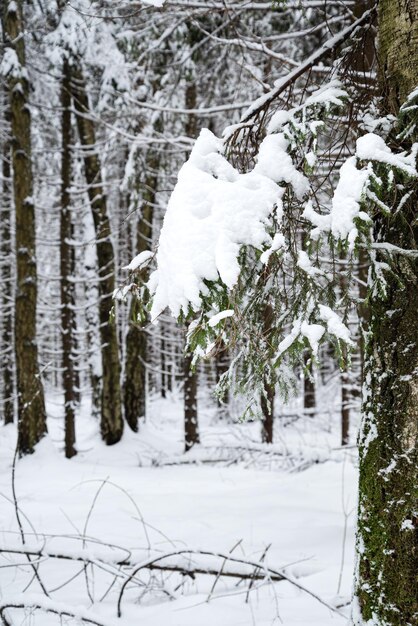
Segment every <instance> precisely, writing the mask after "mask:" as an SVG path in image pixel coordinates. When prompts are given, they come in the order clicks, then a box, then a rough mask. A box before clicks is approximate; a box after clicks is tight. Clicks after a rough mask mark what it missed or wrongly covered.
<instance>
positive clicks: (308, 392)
mask: <svg viewBox="0 0 418 626" xmlns="http://www.w3.org/2000/svg"><path fill="white" fill-rule="evenodd" d="M303 361H304V366H305V370H304V372H303V408H304V409H305V412H306V414H307V415H309V416H310V417H313V416H314V415H315V408H316V396H315V382H314V380H313V378H312V364H311V361H310V356H309V353H308V352H305V354H304V355H303Z"/></svg>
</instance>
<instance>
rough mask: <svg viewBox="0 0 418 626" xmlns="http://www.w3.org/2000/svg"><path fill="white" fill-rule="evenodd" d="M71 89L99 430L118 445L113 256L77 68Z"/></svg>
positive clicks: (97, 160)
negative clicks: (98, 364)
mask: <svg viewBox="0 0 418 626" xmlns="http://www.w3.org/2000/svg"><path fill="white" fill-rule="evenodd" d="M71 90H72V96H73V100H74V108H75V110H76V120H77V128H78V133H79V136H80V141H81V144H82V146H83V160H84V170H85V176H86V181H87V185H88V196H89V200H90V205H91V209H92V213H93V221H94V226H95V230H96V237H97V242H96V247H97V259H98V265H99V297H100V300H99V318H100V339H101V356H102V381H101V383H102V390H101V415H100V428H101V434H102V438H103V440H104V441H105V442H106V443H107V444H108V445H111V444H114V443H117V442H118V441H119V440H120V439H121V437H122V433H123V418H122V402H121V388H120V360H119V347H118V339H117V330H116V325H115V324H114V323H112V322H111V316H112V308H113V302H112V295H113V292H114V290H115V256H114V250H113V243H112V237H111V230H110V222H109V217H108V214H107V206H106V195H105V192H104V189H103V182H102V174H101V163H100V158H99V155H98V153H97V146H96V130H95V126H94V122H93V121H92V119H91V117H90V115H91V111H90V104H89V99H88V95H87V91H86V85H85V82H84V77H83V73H82V70H81V68H80V66H73V67H72V80H71Z"/></svg>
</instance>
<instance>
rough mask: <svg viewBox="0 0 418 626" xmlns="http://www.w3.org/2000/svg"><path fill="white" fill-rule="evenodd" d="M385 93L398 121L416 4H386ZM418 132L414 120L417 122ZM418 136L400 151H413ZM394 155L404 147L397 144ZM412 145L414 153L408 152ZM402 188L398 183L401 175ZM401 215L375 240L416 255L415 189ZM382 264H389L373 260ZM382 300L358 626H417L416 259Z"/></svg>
mask: <svg viewBox="0 0 418 626" xmlns="http://www.w3.org/2000/svg"><path fill="white" fill-rule="evenodd" d="M379 66H380V85H381V91H382V94H383V99H382V100H383V105H384V111H383V112H385V113H388V112H389V113H392V114H394V115H397V114H398V112H399V107H400V105H401V104H402V103H403V102H405V99H406V98H407V96H408V94H409V93H410V92H411V91H412V90H414V89H415V88H416V87H417V85H418V0H409V1H404V0H381V1H380V5H379ZM412 115H414V116H415V122H418V116H417V113H416V110H415V111H413V112H412ZM417 139H418V137H417V131H416V129H415V136H414V137H411V136H410V137H409V138H408V140H407V141H405V142H404V143H403V145H402V147H405V148H408V147H410V143H411V141H413V140H415V141H417ZM392 140H393V143H394V145H395V146H396V147H397V149H399V148H400V146H399V142H398V141H397V140H396V138H395V137H393V138H392ZM408 144H409V145H408ZM398 176H399V179H400V178H401V176H400V175H398ZM397 182H402V183H403V184H404V185H406V186H407V188H409V191H411V192H412V195H411V197H410V198H409V201H408V202H406V203H405V204H404V205H403V207H402V209H401V210H398V211H397V212H394V213H392V214H391V215H389V216H388V215H378V216H377V217H376V218H375V221H374V231H375V233H374V236H375V239H376V240H378V241H386V242H389V243H391V244H394V245H396V246H399V247H401V248H405V249H409V250H411V249H413V250H416V249H417V243H418V224H417V202H418V197H417V196H418V193H417V192H418V186H417V181H413V182H411V181H405V180H402V181H401V180H398V181H397ZM377 260H378V261H385V262H388V258H387V256H385V255H384V254H383V253H382V252H378V253H377ZM389 262H390V265H391V269H392V271H391V272H386V273H385V279H386V296H384V295H381V294H380V292H379V291H378V290H374V291H373V292H372V294H371V296H370V320H369V322H368V328H367V334H366V362H365V380H366V385H367V393H366V398H365V399H364V407H363V425H362V430H361V433H360V501H359V532H358V555H359V557H358V559H359V561H358V577H357V598H358V601H359V609H360V611H359V613H360V615H359V616H357V617H356V618H355V619H354V621H355V623H356V624H364V623H367V624H369V623H370V624H376V625H377V624H379V626H406V625H412V624H417V623H418V622H417V619H418V618H417V616H418V595H417V593H416V590H417V572H418V542H417V530H418V529H417V522H418V519H417V470H416V468H417V463H418V452H417V449H418V448H417V438H418V437H417V436H418V377H417V376H418V341H417V310H418V257H417V256H406V255H392V256H391V258H390V260H389Z"/></svg>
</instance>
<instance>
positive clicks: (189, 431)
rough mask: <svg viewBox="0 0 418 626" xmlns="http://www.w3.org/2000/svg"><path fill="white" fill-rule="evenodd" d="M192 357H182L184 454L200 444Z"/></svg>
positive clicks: (195, 375) (195, 381)
mask: <svg viewBox="0 0 418 626" xmlns="http://www.w3.org/2000/svg"><path fill="white" fill-rule="evenodd" d="M192 359H193V357H192V355H190V354H186V355H185V357H184V440H185V446H184V447H185V452H187V451H188V450H190V448H192V447H193V446H194V445H195V444H196V443H200V437H199V425H198V421H197V374H196V372H193V370H192Z"/></svg>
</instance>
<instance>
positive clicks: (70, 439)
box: [60, 59, 76, 459]
mask: <svg viewBox="0 0 418 626" xmlns="http://www.w3.org/2000/svg"><path fill="white" fill-rule="evenodd" d="M61 108H62V113H61V115H62V117H61V133H62V148H61V151H62V156H61V222H60V253H61V259H60V269H61V332H62V366H63V385H64V419H65V456H66V457H67V458H68V459H70V458H71V457H72V456H74V455H75V454H76V449H75V411H74V408H75V403H76V398H75V394H74V382H75V381H74V363H73V354H72V352H73V350H72V348H73V338H72V331H73V315H72V310H71V306H72V293H71V292H72V285H71V282H70V279H71V275H72V270H73V267H72V266H73V263H72V249H71V245H70V243H69V241H70V240H71V239H72V224H71V209H70V194H69V187H70V184H71V152H70V144H71V76H70V65H69V63H68V61H67V59H65V60H64V63H63V67H62V81H61Z"/></svg>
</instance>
